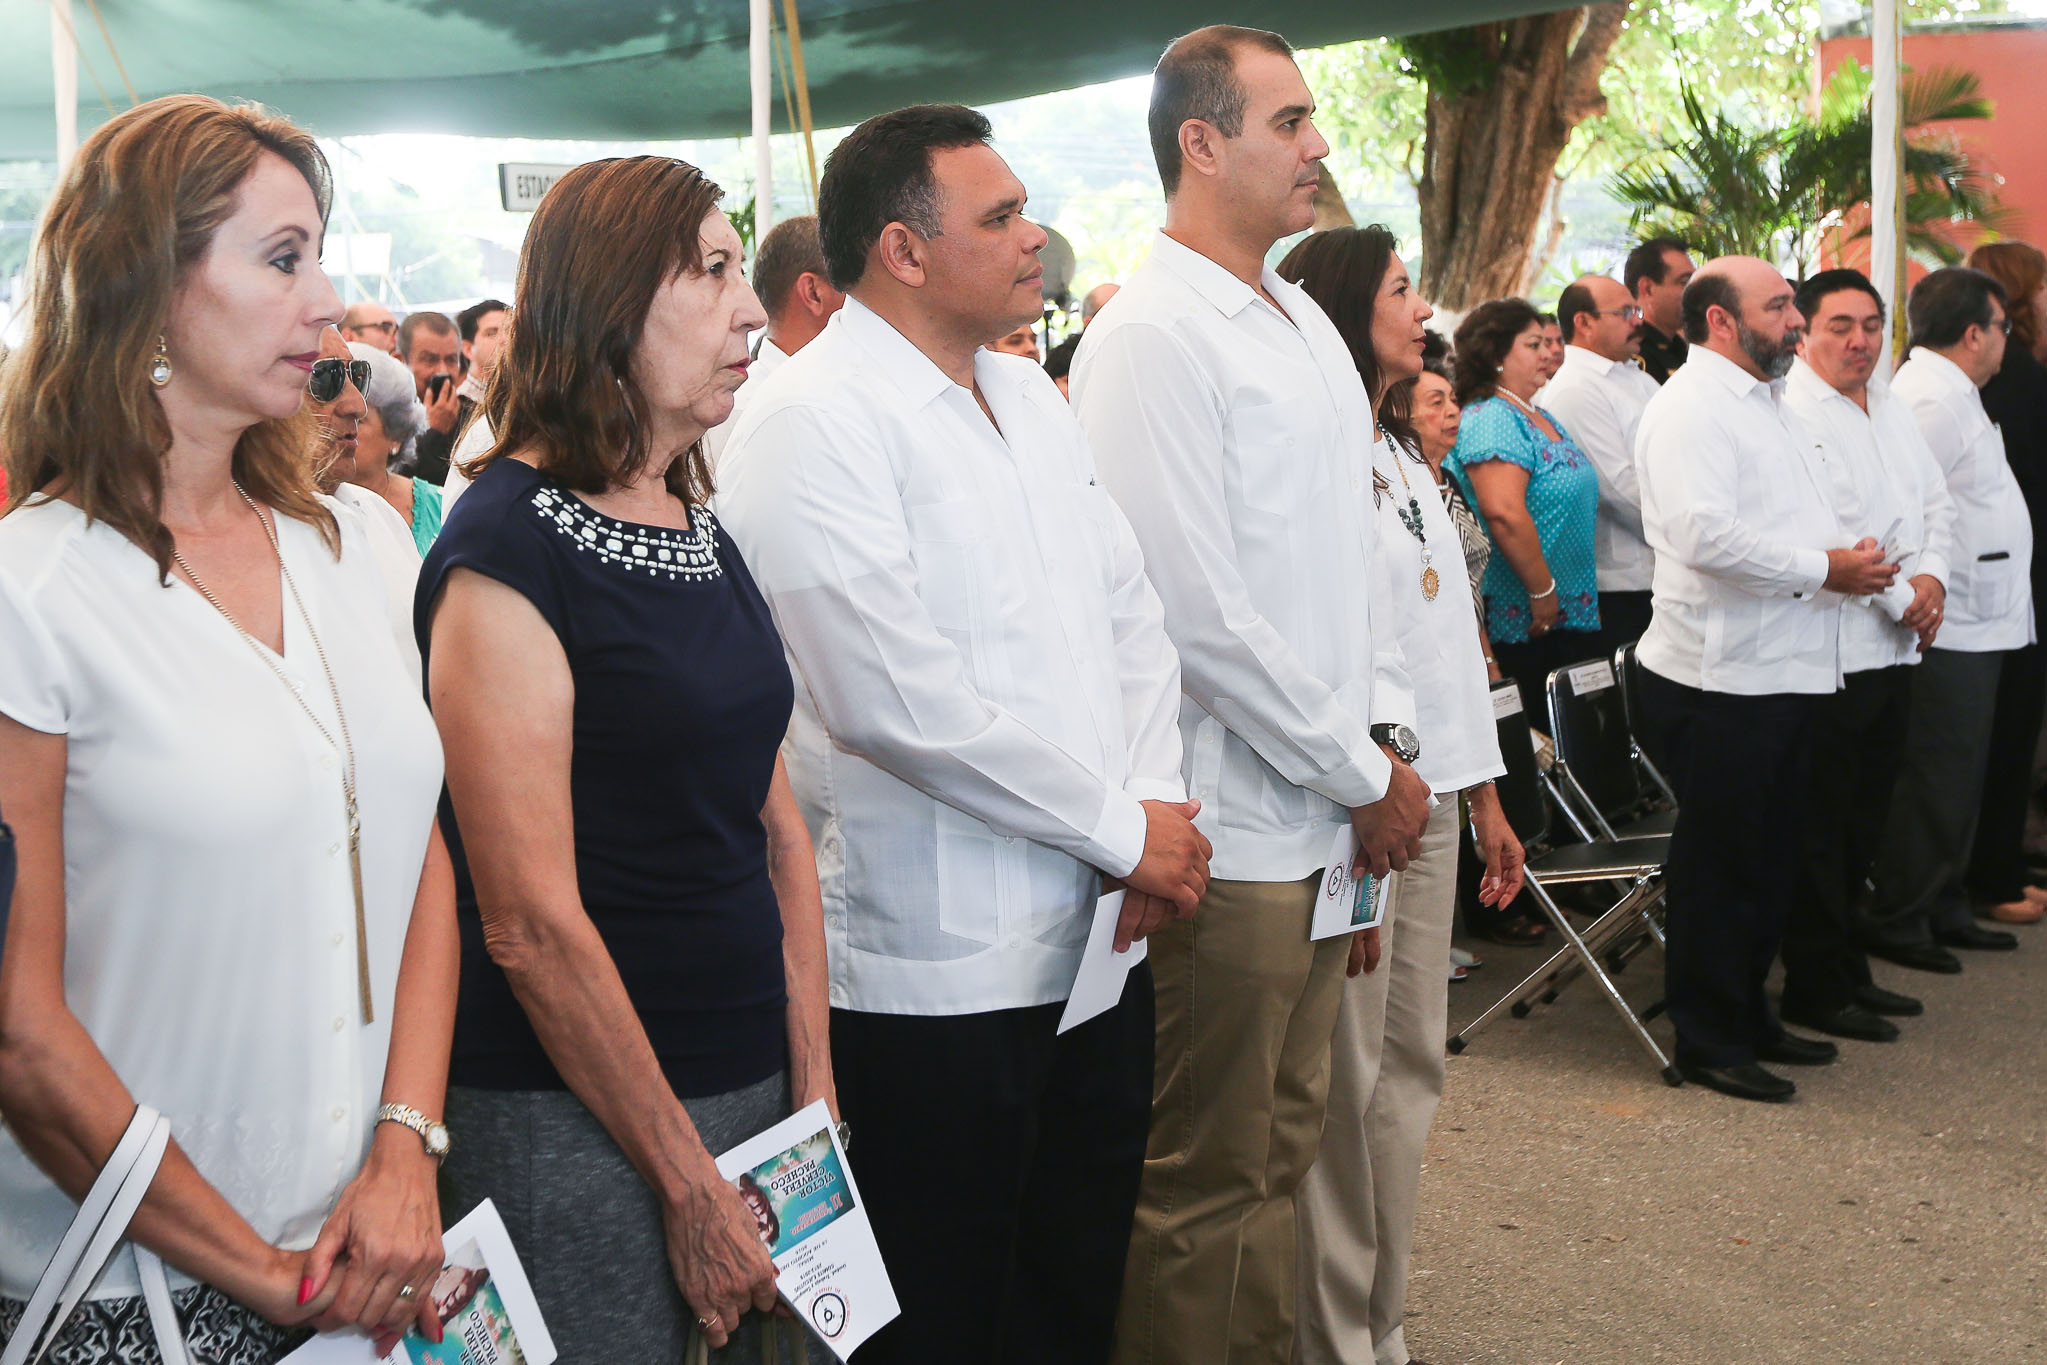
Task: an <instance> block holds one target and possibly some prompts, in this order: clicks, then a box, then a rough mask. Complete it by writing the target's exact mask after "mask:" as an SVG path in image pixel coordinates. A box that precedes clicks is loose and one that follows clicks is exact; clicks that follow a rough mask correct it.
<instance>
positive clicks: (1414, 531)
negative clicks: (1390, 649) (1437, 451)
mask: <svg viewBox="0 0 2047 1365" xmlns="http://www.w3.org/2000/svg"><path fill="white" fill-rule="evenodd" d="M1379 439H1380V440H1381V441H1383V442H1385V443H1386V445H1387V446H1388V448H1390V449H1391V450H1392V451H1393V472H1394V473H1396V474H1398V475H1400V487H1401V489H1402V490H1403V491H1405V492H1406V494H1407V506H1405V507H1395V508H1394V509H1393V510H1394V511H1395V512H1396V513H1398V514H1399V516H1400V524H1401V525H1402V526H1405V527H1406V528H1407V533H1408V534H1409V535H1411V536H1413V537H1414V538H1415V539H1416V540H1418V541H1420V542H1421V547H1422V596H1423V597H1425V598H1427V599H1428V600H1429V601H1431V602H1433V601H1435V600H1436V594H1437V593H1439V592H1441V591H1442V589H1443V580H1442V579H1441V578H1439V577H1438V576H1437V575H1436V565H1435V560H1436V554H1435V551H1433V550H1431V549H1430V548H1429V533H1428V531H1427V530H1425V529H1424V528H1423V526H1422V505H1421V504H1420V503H1419V502H1416V501H1415V497H1414V485H1413V484H1411V483H1409V482H1408V481H1407V459H1406V457H1405V456H1404V455H1403V454H1402V453H1401V450H1400V444H1399V443H1398V442H1397V441H1394V440H1393V439H1391V438H1390V437H1388V436H1387V435H1386V428H1385V427H1383V426H1382V427H1380V428H1379Z"/></svg>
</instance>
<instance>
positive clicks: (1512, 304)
mask: <svg viewBox="0 0 2047 1365" xmlns="http://www.w3.org/2000/svg"><path fill="white" fill-rule="evenodd" d="M1541 317H1542V315H1541V314H1539V313H1537V312H1536V311H1535V305H1534V304H1532V303H1530V302H1529V301H1528V300H1527V299H1490V300H1488V301H1486V302H1485V303H1481V304H1480V305H1479V306H1478V307H1476V308H1474V309H1472V310H1471V311H1470V312H1469V313H1467V314H1465V317H1464V321H1462V322H1460V323H1458V324H1457V363H1456V370H1457V383H1456V388H1457V405H1458V406H1459V407H1463V406H1465V405H1467V404H1469V403H1471V402H1472V401H1473V400H1474V399H1479V398H1490V397H1491V396H1492V395H1493V392H1494V391H1495V390H1496V389H1498V388H1499V385H1500V364H1501V362H1503V361H1504V360H1506V358H1507V352H1508V351H1510V350H1512V349H1513V348H1514V338H1515V337H1518V336H1520V335H1521V334H1522V333H1523V332H1525V331H1527V330H1528V329H1529V328H1530V327H1533V326H1534V325H1535V324H1536V323H1537V322H1539V321H1541Z"/></svg>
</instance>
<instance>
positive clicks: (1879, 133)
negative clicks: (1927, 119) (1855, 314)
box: [1869, 0, 1905, 374]
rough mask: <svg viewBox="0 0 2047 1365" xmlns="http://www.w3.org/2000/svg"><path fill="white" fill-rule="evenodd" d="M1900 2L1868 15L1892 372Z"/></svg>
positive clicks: (1878, 277)
mask: <svg viewBox="0 0 2047 1365" xmlns="http://www.w3.org/2000/svg"><path fill="white" fill-rule="evenodd" d="M1898 11H1899V3H1898V0H1871V6H1870V15H1869V50H1870V75H1871V82H1870V100H1869V114H1870V117H1869V129H1870V131H1869V183H1870V198H1869V278H1870V281H1871V282H1872V283H1873V284H1875V285H1876V287H1877V289H1878V291H1879V292H1881V293H1882V294H1883V296H1884V304H1885V307H1886V308H1887V309H1888V311H1889V313H1890V318H1891V338H1892V344H1891V346H1890V347H1889V348H1888V350H1887V351H1886V353H1885V355H1884V357H1883V362H1882V368H1883V371H1884V372H1885V373H1886V374H1888V373H1889V371H1890V365H1891V362H1892V360H1893V358H1894V357H1895V356H1896V354H1897V353H1898V352H1899V351H1900V350H1902V349H1903V346H1902V342H1903V339H1904V335H1905V309H1904V306H1903V305H1904V301H1905V254H1904V251H1903V250H1902V249H1901V248H1902V242H1901V238H1902V237H1903V235H1904V234H1903V231H1902V228H1903V223H1904V212H1903V210H1904V196H1903V194H1902V193H1901V192H1900V187H1899V171H1900V169H1901V167H1900V162H1901V161H1902V160H1903V143H1902V140H1901V138H1902V130H1901V128H1900V126H1899V115H1898V102H1899V85H1900V81H1901V79H1902V77H1901V75H1900V66H1901V59H1902V56H1903V52H1904V32H1903V29H1902V28H1901V26H1900V24H1899V16H1898Z"/></svg>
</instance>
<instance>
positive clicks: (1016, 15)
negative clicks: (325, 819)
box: [0, 0, 1559, 159]
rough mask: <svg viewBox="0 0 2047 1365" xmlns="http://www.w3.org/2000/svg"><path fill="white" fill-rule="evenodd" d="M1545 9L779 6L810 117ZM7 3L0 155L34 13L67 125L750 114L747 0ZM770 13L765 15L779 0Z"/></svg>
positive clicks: (31, 62) (1483, 1)
mask: <svg viewBox="0 0 2047 1365" xmlns="http://www.w3.org/2000/svg"><path fill="white" fill-rule="evenodd" d="M95 3H96V5H97V9H96V10H95V8H94V4H95ZM763 7H765V6H763ZM1558 7H1559V6H1558V5H1557V4H1556V0H1436V3H1433V4H1429V5H1425V6H1423V5H1411V4H1403V5H1396V4H1391V3H1386V0H1288V3H1285V4H1275V3H1258V2H1257V0H1238V3H1219V2H1218V0H1192V2H1191V3H1190V0H1118V2H1117V3H1102V0H1037V2H1036V3H1023V4H1016V3H996V0H798V4H797V7H796V8H797V10H798V15H799V19H800V23H801V36H802V43H803V53H804V58H805V64H806V66H807V68H808V70H807V75H808V84H809V89H810V98H811V104H812V108H813V110H814V117H815V121H816V123H817V125H818V126H819V127H837V126H842V125H845V124H849V123H854V122H857V121H859V120H860V119H862V118H865V117H866V116H868V115H869V114H873V113H876V112H879V111H881V110H884V109H889V108H893V107H895V106H897V105H901V104H908V103H914V102H917V101H924V100H962V101H971V102H975V103H989V102H992V101H996V100H1005V99H1013V98H1017V97H1020V96H1024V95H1034V94H1040V93H1043V92H1045V91H1048V90H1065V89H1070V88H1072V87H1075V86H1080V85H1087V84H1091V83H1093V82H1096V81H1104V80H1110V79H1114V78H1116V77H1120V76H1130V75H1136V74H1139V73H1141V72H1144V71H1147V70H1149V69H1150V68H1151V65H1152V63H1153V62H1154V61H1155V60H1156V59H1157V57H1158V54H1159V51H1160V49H1161V48H1163V47H1164V45H1165V44H1166V42H1167V41H1168V40H1169V39H1171V38H1172V37H1173V36H1174V35H1175V34H1178V33H1182V32H1185V31H1186V30H1188V29H1190V28H1194V27H1196V26H1198V25H1201V24H1206V23H1213V22H1224V21H1227V22H1231V23H1242V24H1252V25H1257V26H1260V27H1266V28H1274V29H1277V30H1279V31H1280V32H1282V33H1284V34H1285V35H1286V36H1287V37H1288V38H1289V39H1291V40H1292V41H1293V42H1294V43H1295V44H1296V45H1297V46H1303V47H1307V46H1320V45H1323V44H1327V43H1335V42H1342V41H1344V40H1346V39H1351V38H1362V37H1368V36H1372V35H1375V34H1389V33H1401V32H1412V31H1417V30H1421V29H1437V28H1446V27H1453V26H1456V25H1459V24H1466V23H1473V22H1477V21H1479V20H1482V19H1487V18H1497V17H1502V16H1507V15H1513V14H1529V13H1536V12H1539V11H1541V10H1544V9H1555V8H1558ZM7 8H8V9H9V10H10V11H11V15H10V18H9V22H8V23H7V25H6V28H7V31H8V35H9V37H10V38H11V39H13V41H11V42H9V43H7V44H6V45H5V46H0V157H17V158H31V157H32V158H44V159H47V158H50V157H52V156H53V155H55V153H56V151H57V142H56V121H55V120H54V119H53V117H52V108H53V103H54V101H55V86H54V83H53V79H52V71H53V63H52V61H51V56H52V50H51V45H50V44H49V43H48V42H46V41H45V35H44V32H43V23H44V21H45V20H46V18H47V22H48V24H49V25H50V27H51V29H52V30H53V31H56V30H63V29H65V28H67V27H68V28H69V29H71V30H73V31H75V33H76V38H77V44H76V51H77V56H78V61H79V74H78V77H77V100H76V108H77V121H78V124H79V126H80V127H82V128H84V129H86V130H88V131H89V130H90V129H91V128H92V127H93V126H95V125H96V124H98V123H99V122H101V121H103V120H104V119H105V118H106V117H107V116H108V115H109V113H110V112H111V110H114V109H120V108H125V107H126V106H127V104H128V101H129V95H128V89H127V86H128V85H129V84H132V86H133V89H134V93H135V95H136V96H137V97H139V98H141V99H149V98H152V97H154V96H157V95H163V94H169V93H171V92H174V91H185V90H197V91H203V92H205V93H208V94H213V95H220V96H224V97H227V96H232V97H239V98H243V99H252V100H259V101H261V102H263V103H265V104H268V105H271V106H272V107H274V108H276V109H278V110H280V111H282V112H283V113H285V114H288V115H290V116H291V117H292V118H294V119H296V120H298V121H299V122H301V123H303V124H304V125H305V126H307V127H309V128H311V129H313V130H314V131H316V132H318V133H319V134H321V135H322V136H327V137H346V136H353V135H355V134H359V133H395V132H407V133H432V132H440V133H465V134H471V135H476V136H489V137H534V138H585V139H596V140H620V139H634V138H648V139H657V138H658V139H667V138H693V137H732V136H738V135H741V134H744V133H746V132H747V131H748V130H749V129H750V127H751V98H750V90H749V80H748V74H749V73H748V60H747V48H748V38H749V20H750V15H749V5H748V0H9V4H8V6H7ZM773 8H774V10H775V12H776V13H777V14H778V15H779V14H780V12H781V10H782V4H781V0H774V6H773ZM38 10H43V11H45V12H46V14H38V13H37V11H38ZM102 20H103V21H104V25H105V29H104V36H103V35H102V31H101V21H102ZM58 36H59V37H60V38H61V37H62V36H63V35H61V34H59V35H58ZM108 40H111V51H110V49H109V41H108ZM116 54H118V65H117V62H116ZM124 69H125V73H126V80H125V81H124V79H123V76H122V71H123V70H124ZM777 121H778V123H779V122H780V121H781V120H780V119H779V118H778V120H777Z"/></svg>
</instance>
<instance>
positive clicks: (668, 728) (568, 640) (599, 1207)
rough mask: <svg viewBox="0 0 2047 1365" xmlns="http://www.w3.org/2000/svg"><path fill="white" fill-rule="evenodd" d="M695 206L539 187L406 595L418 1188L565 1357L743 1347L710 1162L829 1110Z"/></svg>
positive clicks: (752, 1325) (778, 658)
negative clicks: (418, 891) (481, 435)
mask: <svg viewBox="0 0 2047 1365" xmlns="http://www.w3.org/2000/svg"><path fill="white" fill-rule="evenodd" d="M719 194H720V191H719V189H718V187H717V186H716V185H713V184H711V183H710V182H709V181H707V180H706V179H704V177H703V175H702V174H701V173H700V172H699V171H698V170H697V169H696V168H694V167H692V166H689V165H686V164H684V163H682V162H679V161H674V160H670V159H668V158H665V157H633V158H627V159H623V160H608V161H598V162H593V163H591V164H589V165H585V166H581V167H579V168H577V169H576V170H574V171H572V172H570V173H569V174H568V175H566V176H564V177H562V179H561V180H559V181H557V182H556V183H555V185H554V187H553V188H552V189H551V190H550V191H549V192H548V194H547V197H546V199H545V200H544V201H543V202H542V203H541V205H540V208H539V211H538V212H537V213H536V214H535V215H534V218H533V223H532V226H531V228H530V229H529V231H528V232H527V236H526V246H525V250H524V253H523V255H522V256H521V258H520V263H519V313H518V317H517V320H516V321H515V322H514V323H513V325H512V338H511V342H510V344H509V346H508V348H507V351H506V353H505V356H504V358H503V360H502V361H501V362H500V364H499V367H498V374H497V380H496V383H495V384H494V385H493V386H492V389H491V394H490V397H489V398H488V399H487V400H486V407H487V408H488V412H487V414H486V416H487V418H488V420H489V422H490V427H491V430H492V431H493V432H494V433H496V437H497V444H496V445H495V447H493V448H492V449H491V450H490V451H489V452H488V453H487V454H485V455H484V456H482V457H480V458H479V459H477V460H475V461H473V462H472V463H471V464H470V466H469V469H468V472H469V473H470V474H471V475H472V477H473V479H474V482H473V483H472V484H471V486H470V488H469V490H468V491H467V492H466V493H465V494H464V495H463V497H462V501H461V502H460V503H459V504H458V505H457V507H456V508H455V510H454V512H453V513H452V515H451V516H450V517H449V520H448V524H447V526H446V528H445V529H444V530H443V531H442V533H441V537H440V539H439V540H438V541H437V542H436V543H435V545H434V548H433V550H432V552H431V553H430V554H429V555H428V556H427V559H426V564H425V566H424V569H423V571H422V574H421V578H420V584H419V592H418V596H417V623H416V624H417V628H418V632H419V639H420V648H421V651H422V652H423V653H424V654H425V656H426V662H427V692H428V697H429V700H430V701H431V703H432V706H433V710H434V716H435V719H436V721H437V722H438V723H439V726H440V730H441V736H442V740H443V743H444V745H445V747H446V751H447V755H448V796H447V799H446V801H445V802H444V804H443V806H442V810H441V819H442V822H443V825H444V827H445V828H446V830H447V833H448V838H449V844H450V847H451V850H452V851H453V852H454V853H455V859H456V875H457V906H458V909H459V911H460V915H459V918H460V920H461V927H462V936H463V942H462V948H463V953H462V995H461V1002H460V1005H459V1007H458V1011H457V1015H456V1026H455V1048H454V1060H453V1068H452V1071H451V1073H450V1080H451V1090H450V1094H449V1099H448V1105H449V1112H450V1115H451V1117H450V1126H451V1127H456V1126H457V1123H456V1120H455V1119H454V1118H453V1117H452V1116H453V1115H454V1114H455V1113H457V1112H459V1113H460V1114H462V1116H463V1117H462V1119H461V1120H460V1125H459V1129H458V1131H460V1132H462V1133H463V1135H464V1140H463V1143H462V1145H461V1146H460V1148H458V1149H457V1150H456V1151H455V1152H454V1153H452V1154H451V1155H450V1157H449V1159H448V1162H447V1166H446V1170H445V1177H444V1178H445V1185H444V1189H445V1192H446V1197H447V1198H448V1200H449V1205H450V1208H451V1210H454V1211H457V1212H458V1213H459V1211H461V1210H465V1209H467V1208H468V1207H469V1206H470V1205H471V1204H473V1203H475V1202H476V1201H477V1200H478V1199H481V1198H483V1197H486V1196H488V1197H489V1198H491V1199H492V1200H494V1201H495V1202H496V1204H497V1207H498V1209H499V1211H500V1212H501V1213H502V1214H503V1215H504V1218H505V1222H506V1224H507V1226H508V1227H509V1228H510V1230H511V1232H512V1235H513V1238H514V1240H515V1241H516V1242H517V1243H518V1245H519V1247H520V1251H521V1255H522V1256H523V1257H524V1259H525V1262H526V1266H527V1268H528V1270H529V1271H530V1272H531V1275H532V1280H533V1287H534V1290H535V1292H536V1293H537V1295H538V1297H539V1299H540V1305H541V1308H542V1310H543V1311H544V1312H545V1314H546V1315H547V1318H548V1321H549V1324H550V1326H551V1328H552V1331H553V1335H554V1339H555V1340H556V1341H557V1342H558V1343H560V1344H561V1346H562V1349H563V1355H562V1359H563V1360H564V1361H569V1360H576V1361H610V1360H634V1361H640V1360H671V1361H672V1360H679V1359H681V1358H682V1353H683V1351H685V1350H686V1349H689V1347H690V1345H691V1341H692V1338H693V1337H695V1336H697V1335H699V1334H700V1335H701V1336H702V1337H703V1338H704V1339H705V1340H706V1341H707V1343H708V1344H709V1345H710V1346H711V1347H712V1348H713V1358H714V1359H717V1358H720V1357H722V1355H723V1354H724V1352H725V1350H730V1351H731V1352H732V1353H733V1357H734V1358H735V1359H739V1358H745V1359H749V1360H751V1359H753V1358H755V1357H756V1356H757V1355H758V1350H759V1347H758V1345H757V1344H754V1345H749V1344H748V1343H747V1342H746V1340H745V1339H746V1338H749V1337H752V1336H754V1335H755V1334H756V1333H757V1332H758V1331H759V1327H758V1319H757V1318H752V1319H749V1321H748V1322H747V1324H746V1326H745V1327H744V1328H742V1327H741V1318H742V1317H744V1316H747V1315H748V1314H749V1313H750V1312H756V1313H757V1312H765V1311H768V1310H770V1309H772V1308H773V1307H774V1304H775V1272H774V1266H773V1264H772V1263H771V1262H770V1261H769V1259H768V1254H767V1251H766V1249H765V1248H764V1247H763V1246H762V1244H761V1241H760V1239H759V1237H758V1236H757V1235H756V1232H755V1221H754V1217H753V1214H752V1213H751V1212H749V1211H748V1209H747V1206H746V1204H745V1203H744V1202H743V1201H742V1199H741V1198H740V1195H739V1192H738V1190H737V1189H735V1188H734V1187H733V1186H731V1185H729V1184H727V1183H726V1182H725V1181H723V1180H721V1179H719V1177H718V1173H717V1169H716V1167H715V1165H714V1162H713V1158H714V1156H715V1155H716V1154H717V1153H719V1152H722V1151H724V1150H725V1149H727V1148H728V1147H730V1146H732V1145H733V1144H735V1143H737V1142H739V1141H741V1140H742V1139H744V1138H748V1137H751V1136H752V1135H753V1134H755V1133H757V1132H759V1131H760V1130H761V1129H763V1128H766V1127H767V1126H769V1125H770V1124H772V1123H773V1122H775V1121H776V1120H778V1119H780V1118H782V1117H784V1116H785V1115H787V1114H788V1113H789V1112H790V1111H791V1108H792V1106H793V1107H800V1106H802V1105H804V1104H808V1103H810V1102H812V1101H814V1100H817V1099H820V1098H822V1099H824V1100H826V1101H827V1102H828V1103H829V1104H831V1105H832V1107H833V1109H834V1116H835V1117H836V1106H837V1099H836V1096H835V1095H834V1093H833V1089H832V1078H831V1065H830V1055H829V1052H828V1050H827V1044H826V1017H827V1006H826V998H825V996H826V985H825V960H824V928H823V915H822V910H821V908H820V904H819V899H818V889H817V875H816V868H815V864H814V863H813V862H812V855H811V846H810V839H809V837H808V835H807V834H806V832H805V830H804V826H803V820H802V817H801V816H800V815H799V814H798V812H797V808H796V804H795V801H794V799H793V797H792V796H791V794H790V790H789V785H788V781H787V779H786V778H785V777H784V775H783V772H782V766H781V763H780V761H779V759H778V758H777V748H778V746H779V745H780V743H781V740H782V735H783V731H784V730H785V729H786V728H787V725H788V721H789V713H790V708H791V705H792V703H793V693H792V688H791V682H790V677H789V671H788V666H787V665H786V663H785V662H784V659H783V653H782V646H781V642H780V640H779V639H778V638H777V636H776V634H775V630H774V626H773V624H772V622H771V620H770V618H769V615H768V609H767V606H766V604H765V603H764V602H763V601H762V599H761V596H760V593H759V592H758V591H757V590H756V589H755V587H754V583H753V579H752V578H751V577H750V576H749V575H748V573H747V570H746V566H745V565H744V564H743V563H742V562H741V561H740V559H739V556H738V554H737V553H736V552H735V551H734V549H733V548H732V545H731V542H730V541H728V540H727V539H726V538H725V535H724V533H723V532H722V531H721V530H720V528H719V526H718V523H717V520H716V518H715V517H714V516H713V515H712V513H711V511H710V508H709V507H708V505H707V499H708V497H709V494H710V491H711V488H710V473H709V467H708V465H707V464H706V462H705V459H704V455H703V448H702V444H701V437H702V436H703V433H704V432H705V430H706V429H708V428H710V427H712V426H715V425H716V424H717V423H719V422H721V421H723V420H724V419H725V418H726V416H727V415H728V414H729V413H730V412H731V410H732V395H733V391H734V390H735V389H737V388H738V387H739V385H740V383H741V382H742V381H743V380H744V379H745V377H746V364H747V349H746V338H747V333H748V331H749V330H750V329H753V328H757V327H760V326H761V325H763V324H764V323H765V322H766V318H765V316H764V315H763V313H762V311H761V307H760V304H759V303H758V302H757V301H756V300H755V298H754V295H753V291H752V290H751V289H749V288H748V287H747V284H746V281H745V279H744V278H743V276H742V275H741V260H740V255H741V247H740V240H739V236H738V234H737V233H736V232H734V231H733V229H732V225H731V224H730V223H729V222H727V221H726V219H725V216H724V214H722V213H720V212H719V211H718V209H717V200H718V197H719ZM678 1291H679V1292H678ZM728 1339H731V1344H730V1346H729V1347H728ZM721 1348H722V1349H721ZM742 1353H743V1354H742Z"/></svg>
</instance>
